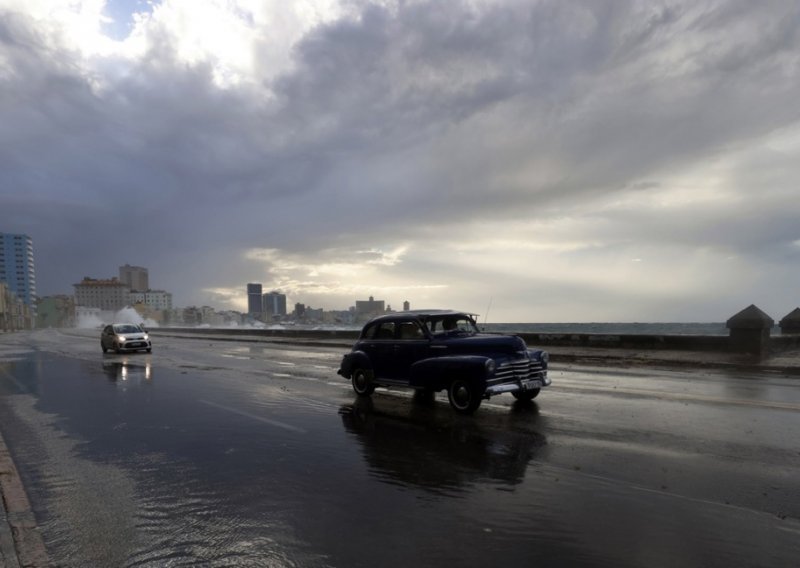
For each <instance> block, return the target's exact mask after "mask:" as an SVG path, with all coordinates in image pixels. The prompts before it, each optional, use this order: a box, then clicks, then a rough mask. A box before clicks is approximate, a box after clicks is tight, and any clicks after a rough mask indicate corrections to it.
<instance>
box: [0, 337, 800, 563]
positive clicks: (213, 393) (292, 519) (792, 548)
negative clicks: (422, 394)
mask: <svg viewBox="0 0 800 568" xmlns="http://www.w3.org/2000/svg"><path fill="white" fill-rule="evenodd" d="M157 347H158V348H159V349H158V350H154V354H153V355H152V356H150V355H147V356H145V355H143V354H140V355H127V356H114V355H109V356H104V357H100V356H99V355H97V356H96V357H95V358H94V359H90V358H83V359H80V358H68V357H63V356H59V355H54V354H47V353H44V352H33V353H30V354H28V355H25V356H15V357H13V358H8V360H7V361H6V362H0V429H2V431H3V433H4V436H5V438H6V441H7V443H8V444H9V446H10V447H11V448H12V451H13V452H14V455H15V459H16V461H17V462H18V464H17V465H18V467H19V469H20V471H21V473H22V475H23V477H24V481H25V483H26V486H27V488H28V491H29V493H30V494H31V499H32V502H33V504H34V509H35V512H36V515H37V518H38V520H39V522H40V525H41V527H42V531H43V535H44V537H45V541H46V543H47V546H48V549H49V551H50V553H51V555H52V557H53V559H54V561H55V562H56V563H57V564H58V565H59V566H166V565H170V566H189V565H207V566H348V567H349V566H376V565H380V566H404V567H405V566H409V565H416V566H442V565H461V566H486V565H498V566H530V565H534V564H540V565H546V566H623V567H624V566H794V565H795V561H796V558H798V557H800V520H799V519H800V475H798V473H800V444H798V441H797V438H796V432H797V431H798V430H797V427H798V425H799V424H798V414H800V412H798V410H797V409H796V408H794V407H793V405H795V404H796V401H795V400H793V399H791V397H786V396H780V395H779V391H780V389H781V388H783V387H784V386H786V385H783V384H781V383H780V381H778V382H777V383H776V382H770V383H769V384H768V383H766V382H762V383H745V382H741V383H740V382H739V379H736V378H732V379H731V381H732V382H731V383H730V384H729V385H728V386H727V387H725V386H724V385H725V383H724V382H715V381H713V380H710V381H708V382H707V383H704V384H703V385H701V386H697V385H695V384H690V382H689V381H687V378H686V376H674V377H666V378H663V379H651V380H649V381H645V380H643V379H642V378H641V377H638V376H632V377H624V376H622V375H620V376H617V377H600V376H590V377H588V378H586V377H582V376H581V374H580V372H578V371H575V372H571V373H570V372H559V374H558V375H557V376H554V386H555V387H557V385H559V383H558V382H557V379H559V375H560V381H561V384H563V385H564V386H563V387H562V389H561V390H558V388H553V389H552V393H548V394H549V395H550V396H543V397H541V398H539V399H537V400H536V402H535V403H530V404H527V405H525V404H511V403H510V402H509V401H505V400H504V399H503V398H502V397H500V398H498V399H496V400H495V399H493V400H492V404H490V405H487V408H482V409H481V411H480V412H479V413H477V414H476V415H475V416H473V417H464V416H460V415H457V414H454V413H453V412H452V411H451V410H450V408H449V406H448V405H447V404H446V402H444V401H441V400H439V401H437V402H430V401H425V400H416V399H414V398H412V397H410V396H407V395H406V394H399V395H397V394H395V393H392V392H386V391H382V392H379V393H376V395H375V396H373V397H372V399H367V400H362V399H357V398H356V397H354V396H353V395H352V391H350V390H349V388H348V387H347V384H346V383H345V382H344V381H341V380H339V381H337V380H336V377H335V368H336V367H335V364H336V362H338V360H336V354H335V353H333V352H329V351H324V350H319V351H313V350H310V351H309V350H308V349H306V350H304V351H302V352H301V351H296V352H293V351H291V350H287V349H264V348H263V347H258V348H255V349H253V348H250V347H241V346H236V345H234V346H226V347H225V348H223V349H220V350H219V352H208V353H204V354H202V355H201V354H198V355H197V356H196V357H193V358H192V360H191V362H189V361H185V360H183V359H179V358H177V357H178V355H180V353H177V354H176V352H177V351H178V350H179V349H180V348H181V344H180V343H179V342H175V343H174V344H167V343H166V341H164V342H162V344H159V345H158V346H157ZM171 350H172V351H171ZM162 352H163V353H165V355H164V357H165V361H166V357H175V359H172V360H171V363H170V365H166V364H165V365H164V366H159V364H158V361H159V359H158V356H159V354H160V353H162ZM331 361H333V362H331ZM239 365H245V366H244V367H241V366H239ZM248 365H249V366H248ZM659 381H660V384H661V385H662V387H663V385H664V384H665V383H670V385H671V386H674V385H680V386H681V388H680V389H676V388H669V389H664V388H662V389H661V390H659V388H658V384H659ZM748 384H750V385H753V384H755V385H756V387H751V388H761V389H762V390H763V396H762V397H761V399H760V400H756V399H755V398H756V397H752V396H750V399H751V400H750V403H751V404H744V403H741V404H737V403H736V402H735V401H745V402H746V400H747V397H745V396H743V393H748V392H749V391H748V390H747V388H746V387H747V385H748ZM731 385H733V386H731ZM799 386H800V385H799ZM726 388H727V389H728V390H729V391H730V392H728V393H727V394H726V393H725V389H726ZM614 391H618V392H614ZM649 391H652V393H651V394H649ZM787 392H788V391H787ZM728 399H730V400H732V401H734V402H731V403H730V404H728V403H727V402H726V401H727V400H728ZM787 429H788V430H789V432H787ZM792 432H793V433H792Z"/></svg>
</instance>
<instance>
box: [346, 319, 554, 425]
mask: <svg viewBox="0 0 800 568" xmlns="http://www.w3.org/2000/svg"><path fill="white" fill-rule="evenodd" d="M548 360H549V357H548V354H547V352H546V351H542V350H541V349H528V348H527V346H526V345H525V341H523V339H522V338H521V337H517V336H514V335H495V334H488V333H481V332H480V331H479V330H478V327H477V325H476V323H475V319H474V317H473V315H472V314H469V313H466V312H459V311H453V310H416V311H406V312H398V313H392V314H387V315H382V316H378V317H376V318H373V319H371V320H370V321H369V322H367V323H366V325H364V329H362V330H361V336H360V337H359V339H358V341H357V342H356V343H355V345H354V346H353V349H352V350H351V352H350V353H348V354H346V355H345V356H344V358H343V359H342V364H341V366H340V369H339V374H340V375H342V376H343V377H345V378H347V379H350V380H351V381H352V383H353V390H354V391H355V392H356V394H358V395H359V396H370V395H371V394H372V393H373V391H374V390H375V387H376V386H384V387H396V386H400V387H410V388H413V389H416V390H417V391H420V392H422V393H425V394H428V395H432V394H433V393H435V392H438V391H441V390H446V391H447V395H448V399H449V400H450V405H451V406H452V407H453V408H454V409H455V410H456V411H458V412H461V413H464V414H471V413H472V412H475V410H477V409H478V407H479V406H480V405H481V401H482V400H483V399H488V398H489V397H491V396H494V395H497V394H502V393H511V394H512V395H514V397H516V398H517V399H520V400H528V401H529V400H532V399H533V398H535V397H536V395H538V394H539V391H540V390H541V389H542V387H546V386H548V385H550V379H549V378H548V377H547V363H548Z"/></svg>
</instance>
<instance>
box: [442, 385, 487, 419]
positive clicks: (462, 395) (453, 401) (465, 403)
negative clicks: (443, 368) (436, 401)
mask: <svg viewBox="0 0 800 568" xmlns="http://www.w3.org/2000/svg"><path fill="white" fill-rule="evenodd" d="M447 398H448V399H450V406H452V407H453V409H454V410H456V411H457V412H460V413H461V414H472V413H473V412H475V411H476V410H478V407H479V406H480V405H481V397H480V396H479V394H478V391H477V389H476V388H475V387H474V386H473V385H472V383H470V382H469V381H465V380H463V379H455V380H454V381H452V382H451V383H450V386H449V387H448V388H447Z"/></svg>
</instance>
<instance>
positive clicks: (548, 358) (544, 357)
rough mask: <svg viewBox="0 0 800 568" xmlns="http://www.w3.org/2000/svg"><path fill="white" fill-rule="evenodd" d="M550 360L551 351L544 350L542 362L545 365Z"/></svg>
mask: <svg viewBox="0 0 800 568" xmlns="http://www.w3.org/2000/svg"><path fill="white" fill-rule="evenodd" d="M549 362H550V353H548V352H547V351H542V363H544V364H545V365H546V364H547V363H549Z"/></svg>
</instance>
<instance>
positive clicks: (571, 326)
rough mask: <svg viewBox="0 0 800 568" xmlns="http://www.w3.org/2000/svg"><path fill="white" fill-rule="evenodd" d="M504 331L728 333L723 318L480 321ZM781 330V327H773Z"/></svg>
mask: <svg viewBox="0 0 800 568" xmlns="http://www.w3.org/2000/svg"><path fill="white" fill-rule="evenodd" d="M478 326H479V327H480V328H481V329H485V330H486V331H489V332H504V333H510V332H513V333H599V334H605V335H726V336H727V335H729V330H728V328H727V327H725V322H712V323H599V322H597V323H488V324H482V323H479V324H478ZM772 334H773V335H777V334H780V328H777V327H776V328H775V329H774V330H773V331H772Z"/></svg>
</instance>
